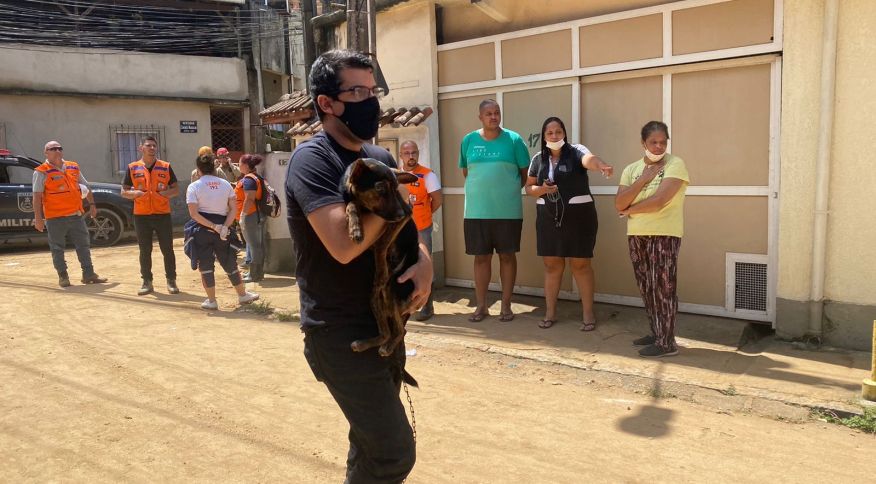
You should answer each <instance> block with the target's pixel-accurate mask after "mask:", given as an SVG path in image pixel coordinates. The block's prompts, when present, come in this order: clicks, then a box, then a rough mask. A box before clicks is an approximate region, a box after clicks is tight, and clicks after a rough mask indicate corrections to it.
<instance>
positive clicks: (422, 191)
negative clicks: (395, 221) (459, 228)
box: [398, 140, 441, 321]
mask: <svg viewBox="0 0 876 484" xmlns="http://www.w3.org/2000/svg"><path fill="white" fill-rule="evenodd" d="M398 154H399V161H400V162H401V163H399V164H400V165H401V168H402V169H403V170H404V171H406V172H409V173H413V174H414V175H417V181H415V182H414V183H409V184H407V185H402V186H403V187H404V189H406V190H407V191H408V200H409V201H410V203H411V208H412V209H413V211H414V215H413V218H414V223H416V224H417V232H419V233H420V240H422V241H423V242H424V243H425V244H426V247H427V248H428V249H429V253H430V254H431V253H432V227H433V224H432V214H433V213H435V211H436V210H438V209H439V208H441V182H439V181H438V176H437V175H435V173H434V172H433V171H432V170H430V169H428V168H426V167H425V166H423V165H421V164H420V148H419V147H418V146H417V143H415V142H413V141H412V140H407V141H404V142H402V144H401V148H399V152H398ZM434 314H435V309H434V307H433V304H432V295H431V294H429V300H428V301H426V305H425V306H423V309H421V310H420V311H419V312H417V314H415V315H414V319H416V320H417V321H426V320H427V319H429V318H431V317H432V316H433V315H434Z"/></svg>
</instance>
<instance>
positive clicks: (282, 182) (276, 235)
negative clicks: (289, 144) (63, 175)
mask: <svg viewBox="0 0 876 484" xmlns="http://www.w3.org/2000/svg"><path fill="white" fill-rule="evenodd" d="M291 156H292V153H288V152H285V151H275V152H273V153H267V154H265V155H264V157H265V161H263V162H262V163H261V164H260V165H259V166H258V167H257V171H258V172H259V175H261V176H262V177H263V178H264V179H265V180H266V181H267V182H268V184H269V185H271V188H273V189H274V191H276V192H277V196H279V197H280V201H281V202H280V203H281V204H282V208H281V210H280V216H279V217H276V218H268V221H267V229H268V238H269V239H288V238H291V237H292V235H291V234H290V233H289V224H288V222H287V221H286V165H287V164H288V163H289V158H290V157H291Z"/></svg>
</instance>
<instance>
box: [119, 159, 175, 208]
mask: <svg viewBox="0 0 876 484" xmlns="http://www.w3.org/2000/svg"><path fill="white" fill-rule="evenodd" d="M128 172H129V174H130V175H131V187H132V188H134V189H135V190H140V191H142V192H145V195H143V196H142V197H139V198H135V199H134V215H154V214H165V213H170V199H168V198H166V197H163V196H161V195H159V194H158V192H161V191H164V190H167V189H168V187H169V186H170V163H168V162H166V161H162V160H155V164H154V165H152V171H151V172H150V171H149V168H146V163H144V162H143V160H137V161H135V162H133V163H131V164H129V165H128Z"/></svg>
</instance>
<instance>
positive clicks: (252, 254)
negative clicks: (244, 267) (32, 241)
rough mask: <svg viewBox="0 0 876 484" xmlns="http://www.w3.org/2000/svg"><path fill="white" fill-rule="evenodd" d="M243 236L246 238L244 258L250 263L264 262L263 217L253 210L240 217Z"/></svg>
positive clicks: (261, 263)
mask: <svg viewBox="0 0 876 484" xmlns="http://www.w3.org/2000/svg"><path fill="white" fill-rule="evenodd" d="M240 226H241V228H243V238H244V239H246V258H245V259H244V260H248V261H249V263H250V264H255V265H259V266H261V265H264V263H265V217H264V215H259V214H258V212H253V213H251V214H249V215H242V216H241V217H240Z"/></svg>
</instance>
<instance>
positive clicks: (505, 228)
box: [462, 218, 523, 255]
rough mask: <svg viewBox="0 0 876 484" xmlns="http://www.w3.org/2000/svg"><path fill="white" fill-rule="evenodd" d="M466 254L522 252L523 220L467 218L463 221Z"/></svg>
mask: <svg viewBox="0 0 876 484" xmlns="http://www.w3.org/2000/svg"><path fill="white" fill-rule="evenodd" d="M462 228H463V232H464V233H465V253H466V254H468V255H490V254H492V253H493V251H495V252H496V253H497V254H513V253H515V252H520V233H521V232H522V231H523V220H521V219H482V218H467V219H465V220H464V221H463V226H462Z"/></svg>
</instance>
